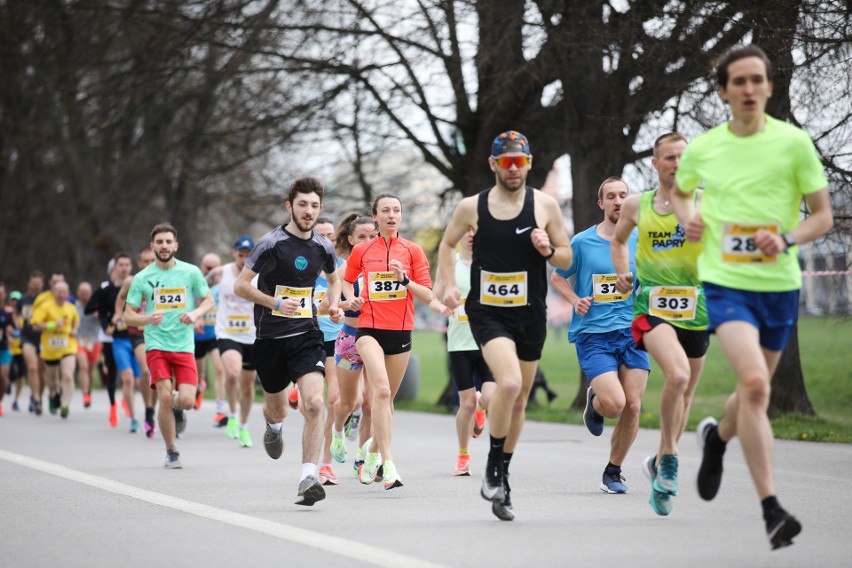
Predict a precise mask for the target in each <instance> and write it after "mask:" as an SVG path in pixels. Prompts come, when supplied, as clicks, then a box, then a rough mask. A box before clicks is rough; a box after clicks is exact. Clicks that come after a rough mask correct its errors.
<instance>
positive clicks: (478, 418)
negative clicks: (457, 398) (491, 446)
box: [473, 393, 485, 438]
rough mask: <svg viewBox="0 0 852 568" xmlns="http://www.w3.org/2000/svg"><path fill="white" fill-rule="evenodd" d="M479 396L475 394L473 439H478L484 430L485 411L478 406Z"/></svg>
mask: <svg viewBox="0 0 852 568" xmlns="http://www.w3.org/2000/svg"><path fill="white" fill-rule="evenodd" d="M479 397H480V394H479V393H476V410H474V411H473V437H474V438H479V436H480V435H481V434H482V431H483V430H485V411H484V410H483V409H482V408H480V406H479Z"/></svg>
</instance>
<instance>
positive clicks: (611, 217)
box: [606, 211, 621, 225]
mask: <svg viewBox="0 0 852 568" xmlns="http://www.w3.org/2000/svg"><path fill="white" fill-rule="evenodd" d="M619 217H621V211H619V212H618V213H610V214H609V215H607V217H606V218H607V219H609V222H610V223H612V224H613V225H615V224H616V223H618V218H619Z"/></svg>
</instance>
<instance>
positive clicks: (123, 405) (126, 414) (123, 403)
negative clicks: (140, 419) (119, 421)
mask: <svg viewBox="0 0 852 568" xmlns="http://www.w3.org/2000/svg"><path fill="white" fill-rule="evenodd" d="M121 409H122V411H124V417H125V418H130V417H131V416H130V408H129V407H128V406H127V401H126V400H124V398H122V399H121Z"/></svg>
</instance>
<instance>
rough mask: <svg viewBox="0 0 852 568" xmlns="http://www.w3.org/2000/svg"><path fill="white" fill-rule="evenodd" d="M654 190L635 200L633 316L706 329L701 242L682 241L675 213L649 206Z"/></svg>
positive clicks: (651, 202) (651, 204) (682, 232)
mask: <svg viewBox="0 0 852 568" xmlns="http://www.w3.org/2000/svg"><path fill="white" fill-rule="evenodd" d="M656 194H657V190H656V189H654V190H651V191H646V192H645V193H643V194H642V195H641V197H640V198H639V213H638V220H639V222H638V224H637V230H638V233H639V238H638V240H637V241H636V279H637V280H638V281H639V290H638V291H637V293H636V295H635V296H634V298H633V315H634V316H640V315H643V314H650V315H653V316H656V317H660V318H663V319H665V320H666V321H668V322H669V323H670V324H672V325H674V326H677V327H680V328H683V329H692V330H702V329H707V324H708V319H707V302H706V299H705V297H704V290H703V289H702V287H701V281H700V280H699V278H698V268H697V259H698V255H699V253H700V252H701V243H691V242H689V241H687V240H686V233H685V232H684V230H683V227H681V226H680V223H678V222H677V217H675V214H674V213H658V212H657V211H656V210H655V209H654V196H655V195H656Z"/></svg>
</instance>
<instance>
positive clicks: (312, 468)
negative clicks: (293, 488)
mask: <svg viewBox="0 0 852 568" xmlns="http://www.w3.org/2000/svg"><path fill="white" fill-rule="evenodd" d="M316 474H317V464H315V463H303V464H302V477H301V478H300V479H299V482H302V481H304V480H305V478H306V477H308V476H309V475H313V476H314V477H316Z"/></svg>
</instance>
